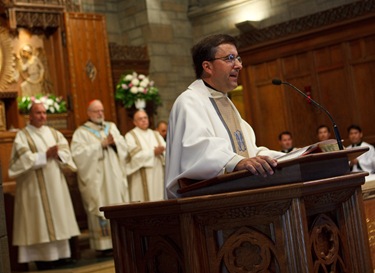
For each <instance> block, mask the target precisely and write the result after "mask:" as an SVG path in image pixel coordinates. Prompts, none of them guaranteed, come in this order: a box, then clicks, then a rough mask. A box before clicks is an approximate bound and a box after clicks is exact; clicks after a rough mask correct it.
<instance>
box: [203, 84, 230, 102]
mask: <svg viewBox="0 0 375 273" xmlns="http://www.w3.org/2000/svg"><path fill="white" fill-rule="evenodd" d="M202 81H203V83H204V85H205V86H207V87H208V91H210V93H211V96H212V97H213V98H221V97H227V96H228V95H227V93H224V92H220V91H219V90H217V89H215V88H213V87H212V86H211V85H209V84H208V83H206V82H205V81H204V80H202Z"/></svg>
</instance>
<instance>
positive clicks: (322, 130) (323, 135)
mask: <svg viewBox="0 0 375 273" xmlns="http://www.w3.org/2000/svg"><path fill="white" fill-rule="evenodd" d="M316 135H317V137H318V141H324V140H327V139H330V138H331V129H329V127H328V126H326V125H324V124H323V125H320V126H319V127H318V128H317V129H316Z"/></svg>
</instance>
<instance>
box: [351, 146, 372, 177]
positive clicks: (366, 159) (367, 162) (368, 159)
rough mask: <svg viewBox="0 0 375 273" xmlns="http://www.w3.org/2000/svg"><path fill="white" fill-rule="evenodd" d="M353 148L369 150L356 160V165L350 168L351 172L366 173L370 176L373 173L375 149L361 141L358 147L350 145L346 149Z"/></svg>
mask: <svg viewBox="0 0 375 273" xmlns="http://www.w3.org/2000/svg"><path fill="white" fill-rule="evenodd" d="M353 147H369V150H368V151H367V152H365V153H364V154H361V155H360V156H359V157H357V159H358V164H355V165H354V166H353V167H352V170H351V171H352V172H360V171H363V172H368V173H370V174H373V173H375V149H374V146H372V145H371V144H369V143H367V142H364V141H361V143H360V144H359V145H350V146H348V147H346V149H351V148H353Z"/></svg>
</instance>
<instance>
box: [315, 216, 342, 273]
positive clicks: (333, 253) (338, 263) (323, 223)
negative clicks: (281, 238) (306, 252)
mask: <svg viewBox="0 0 375 273" xmlns="http://www.w3.org/2000/svg"><path fill="white" fill-rule="evenodd" d="M310 245H311V253H312V254H313V262H314V273H318V272H342V273H345V272H349V271H348V269H347V267H346V265H345V263H344V261H343V259H342V257H341V254H340V253H341V248H342V246H341V237H340V231H339V229H338V227H337V226H336V224H335V223H334V222H333V221H332V220H331V219H330V218H329V217H328V216H326V215H325V214H320V215H318V216H317V218H316V219H315V221H314V223H313V225H312V227H311V230H310Z"/></svg>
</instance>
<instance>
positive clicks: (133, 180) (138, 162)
mask: <svg viewBox="0 0 375 273" xmlns="http://www.w3.org/2000/svg"><path fill="white" fill-rule="evenodd" d="M133 123H134V125H135V128H134V129H132V130H131V131H129V132H128V133H127V134H126V135H125V139H126V142H127V144H128V146H129V157H128V159H127V162H126V170H127V172H128V182H129V194H130V200H131V201H156V200H162V199H164V151H165V141H164V139H163V138H162V136H161V135H160V134H159V133H158V132H156V131H154V130H151V129H149V128H148V127H149V120H148V115H147V113H146V112H145V111H144V110H138V111H137V112H135V114H134V117H133Z"/></svg>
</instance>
